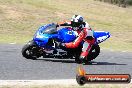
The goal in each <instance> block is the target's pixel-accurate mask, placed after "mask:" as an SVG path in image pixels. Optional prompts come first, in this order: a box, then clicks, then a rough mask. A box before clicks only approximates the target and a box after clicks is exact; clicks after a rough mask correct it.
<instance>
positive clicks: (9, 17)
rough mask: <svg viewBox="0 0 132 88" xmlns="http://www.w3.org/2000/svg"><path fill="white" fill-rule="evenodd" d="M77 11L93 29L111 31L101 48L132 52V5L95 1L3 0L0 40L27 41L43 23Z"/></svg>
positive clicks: (63, 18) (59, 19)
mask: <svg viewBox="0 0 132 88" xmlns="http://www.w3.org/2000/svg"><path fill="white" fill-rule="evenodd" d="M71 4H72V5H71ZM73 14H81V15H83V16H84V17H85V18H86V21H88V23H89V24H90V25H91V27H92V28H93V29H95V30H101V31H109V32H110V33H111V36H112V37H111V38H110V39H108V40H107V41H106V42H104V43H102V44H100V45H101V48H104V49H113V50H123V51H132V36H131V35H132V24H131V23H132V15H131V14H132V7H128V8H121V7H118V6H115V5H111V4H108V3H103V2H98V1H93V0H83V1H82V0H77V1H76V0H52V1H51V0H19V1H18V0H0V43H12V42H13V43H14V42H15V43H25V42H27V41H29V40H31V39H32V36H33V34H34V33H35V31H36V30H37V28H38V27H39V26H41V25H44V24H48V23H51V22H55V23H57V22H59V21H63V20H67V19H70V18H71V16H72V15H73Z"/></svg>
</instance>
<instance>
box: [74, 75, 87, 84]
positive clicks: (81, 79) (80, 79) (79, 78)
mask: <svg viewBox="0 0 132 88" xmlns="http://www.w3.org/2000/svg"><path fill="white" fill-rule="evenodd" d="M76 81H77V83H78V84H79V85H81V86H82V85H84V84H85V83H86V78H85V77H84V76H78V75H77V76H76Z"/></svg>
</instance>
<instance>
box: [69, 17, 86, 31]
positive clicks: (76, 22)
mask: <svg viewBox="0 0 132 88" xmlns="http://www.w3.org/2000/svg"><path fill="white" fill-rule="evenodd" d="M83 23H84V21H83V17H82V16H81V15H73V16H72V18H71V26H72V28H73V30H78V29H79V28H80V27H81V26H82V24H83Z"/></svg>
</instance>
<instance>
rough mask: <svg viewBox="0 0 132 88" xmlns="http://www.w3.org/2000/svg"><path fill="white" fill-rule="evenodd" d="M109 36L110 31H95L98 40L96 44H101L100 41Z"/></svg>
mask: <svg viewBox="0 0 132 88" xmlns="http://www.w3.org/2000/svg"><path fill="white" fill-rule="evenodd" d="M109 37H110V33H109V32H104V31H94V38H95V40H96V42H95V43H96V44H99V43H101V42H103V41H105V40H106V39H108V38H109Z"/></svg>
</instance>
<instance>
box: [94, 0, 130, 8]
mask: <svg viewBox="0 0 132 88" xmlns="http://www.w3.org/2000/svg"><path fill="white" fill-rule="evenodd" d="M95 1H103V2H108V3H111V4H116V5H118V6H119V7H124V8H126V6H127V5H132V0H95Z"/></svg>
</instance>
